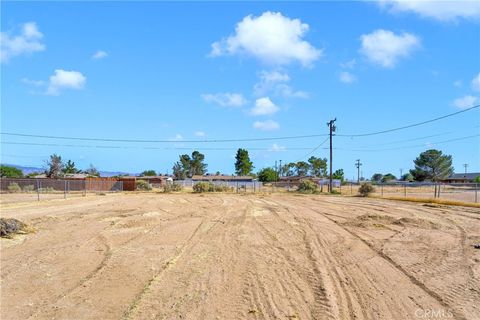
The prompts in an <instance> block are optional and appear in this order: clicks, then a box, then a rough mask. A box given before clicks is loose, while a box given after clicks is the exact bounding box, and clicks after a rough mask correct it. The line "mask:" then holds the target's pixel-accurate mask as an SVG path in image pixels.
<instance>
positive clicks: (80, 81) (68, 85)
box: [46, 69, 87, 95]
mask: <svg viewBox="0 0 480 320" xmlns="http://www.w3.org/2000/svg"><path fill="white" fill-rule="evenodd" d="M86 81H87V78H86V77H85V76H84V75H83V74H82V73H80V72H78V71H66V70H62V69H57V70H55V73H54V74H53V75H51V76H50V80H49V84H48V88H47V92H46V94H48V95H59V94H60V91H61V90H62V89H76V90H79V89H82V88H83V87H84V85H85V82H86Z"/></svg>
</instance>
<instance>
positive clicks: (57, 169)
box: [45, 154, 63, 178]
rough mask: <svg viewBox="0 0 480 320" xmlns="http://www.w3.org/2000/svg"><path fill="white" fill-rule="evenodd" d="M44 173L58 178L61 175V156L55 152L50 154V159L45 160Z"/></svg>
mask: <svg viewBox="0 0 480 320" xmlns="http://www.w3.org/2000/svg"><path fill="white" fill-rule="evenodd" d="M46 165H47V167H46V169H45V174H46V176H47V177H49V178H58V177H60V176H61V175H62V170H63V162H62V157H60V156H59V155H57V154H52V155H51V156H50V160H48V161H47V164H46Z"/></svg>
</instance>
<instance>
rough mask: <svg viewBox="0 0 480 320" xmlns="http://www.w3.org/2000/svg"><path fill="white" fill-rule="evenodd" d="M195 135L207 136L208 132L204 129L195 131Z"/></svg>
mask: <svg viewBox="0 0 480 320" xmlns="http://www.w3.org/2000/svg"><path fill="white" fill-rule="evenodd" d="M194 135H195V137H205V136H206V135H207V134H206V133H205V132H203V131H195V132H194Z"/></svg>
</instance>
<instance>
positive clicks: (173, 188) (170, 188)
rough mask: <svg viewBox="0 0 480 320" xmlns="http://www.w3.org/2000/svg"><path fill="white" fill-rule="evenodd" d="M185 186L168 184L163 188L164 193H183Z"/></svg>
mask: <svg viewBox="0 0 480 320" xmlns="http://www.w3.org/2000/svg"><path fill="white" fill-rule="evenodd" d="M182 190H183V186H182V185H181V184H179V183H176V182H174V183H167V184H166V185H165V186H163V192H165V193H169V192H175V191H182Z"/></svg>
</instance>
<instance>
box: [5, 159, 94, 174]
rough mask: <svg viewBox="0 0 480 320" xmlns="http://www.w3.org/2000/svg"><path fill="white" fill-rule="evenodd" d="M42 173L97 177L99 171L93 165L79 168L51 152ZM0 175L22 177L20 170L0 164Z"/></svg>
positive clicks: (70, 161)
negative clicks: (82, 168) (78, 174)
mask: <svg viewBox="0 0 480 320" xmlns="http://www.w3.org/2000/svg"><path fill="white" fill-rule="evenodd" d="M44 173H45V175H46V176H47V177H48V178H61V177H64V176H65V175H67V174H75V173H84V174H87V175H89V176H92V177H99V176H100V173H99V172H98V170H97V169H96V168H95V167H94V166H93V165H90V167H89V168H88V169H86V170H80V169H78V168H77V167H76V166H75V162H73V161H72V160H68V161H67V162H63V160H62V157H61V156H59V155H57V154H52V155H51V156H50V158H49V159H48V160H47V161H46V162H45V167H44ZM38 174H40V173H39V172H36V173H32V174H29V175H28V176H35V175H38ZM0 176H1V177H5V178H23V177H24V175H23V172H22V170H20V169H18V168H15V167H11V166H5V165H1V166H0Z"/></svg>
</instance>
